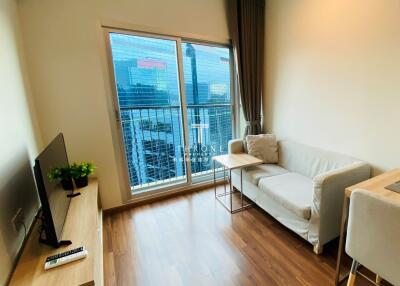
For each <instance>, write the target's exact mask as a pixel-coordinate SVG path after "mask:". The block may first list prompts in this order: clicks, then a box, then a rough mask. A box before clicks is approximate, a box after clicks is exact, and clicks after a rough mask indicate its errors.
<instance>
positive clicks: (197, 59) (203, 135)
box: [182, 43, 233, 179]
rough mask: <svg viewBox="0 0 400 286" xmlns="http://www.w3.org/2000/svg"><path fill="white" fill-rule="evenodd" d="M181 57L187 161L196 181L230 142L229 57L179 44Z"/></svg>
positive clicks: (220, 50) (224, 51)
mask: <svg viewBox="0 0 400 286" xmlns="http://www.w3.org/2000/svg"><path fill="white" fill-rule="evenodd" d="M182 54H183V71H184V78H185V95H186V102H187V116H188V124H189V126H188V130H189V145H190V146H189V147H190V160H191V168H192V174H193V177H196V176H200V175H205V174H209V173H210V170H211V166H212V162H211V157H212V156H215V155H220V154H226V153H227V152H228V141H229V140H230V139H232V124H233V123H232V120H233V118H232V108H231V107H232V106H231V93H230V91H231V75H230V71H231V69H230V53H229V49H228V48H223V47H215V46H207V45H199V44H193V43H183V44H182ZM194 179H195V178H194Z"/></svg>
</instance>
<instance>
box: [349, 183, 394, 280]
mask: <svg viewBox="0 0 400 286" xmlns="http://www.w3.org/2000/svg"><path fill="white" fill-rule="evenodd" d="M346 252H347V254H349V255H350V256H351V257H352V258H353V259H355V260H356V261H358V262H359V263H360V264H362V265H364V266H365V267H366V268H368V269H369V270H371V271H372V272H374V273H376V274H378V275H380V276H381V277H382V278H383V279H385V280H387V281H389V282H390V283H392V284H394V285H400V195H399V200H398V201H396V202H395V201H391V200H389V199H387V198H385V197H383V196H381V195H377V194H374V193H371V192H368V191H366V190H355V191H353V192H352V194H351V198H350V210H349V221H348V226H347V240H346Z"/></svg>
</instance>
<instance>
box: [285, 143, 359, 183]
mask: <svg viewBox="0 0 400 286" xmlns="http://www.w3.org/2000/svg"><path fill="white" fill-rule="evenodd" d="M278 144H279V165H280V166H282V167H283V168H285V169H287V170H289V171H292V172H296V173H300V174H302V175H304V176H306V177H309V178H311V179H313V178H314V177H315V176H317V175H319V174H322V173H325V172H328V171H331V170H334V169H337V168H340V167H344V166H347V165H350V164H352V163H354V162H359V160H357V159H354V158H352V157H350V156H346V155H342V154H339V153H335V152H331V151H326V150H322V149H319V148H316V147H312V146H307V145H304V144H300V143H297V142H294V141H289V140H281V141H279V142H278Z"/></svg>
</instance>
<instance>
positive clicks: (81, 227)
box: [10, 179, 103, 286]
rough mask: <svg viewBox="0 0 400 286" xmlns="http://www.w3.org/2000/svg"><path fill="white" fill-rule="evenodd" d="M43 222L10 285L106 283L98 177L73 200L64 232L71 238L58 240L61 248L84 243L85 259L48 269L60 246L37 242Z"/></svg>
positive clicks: (20, 261) (35, 227) (70, 247)
mask: <svg viewBox="0 0 400 286" xmlns="http://www.w3.org/2000/svg"><path fill="white" fill-rule="evenodd" d="M40 224H41V222H40V220H37V221H36V223H35V225H34V226H33V231H32V232H31V234H30V236H29V237H28V238H27V242H26V244H25V247H24V249H23V250H22V253H21V257H20V259H19V261H18V263H17V266H16V269H15V271H14V274H13V276H12V277H11V281H10V285H32V286H39V285H40V286H42V285H58V286H69V285H71V286H72V285H74V286H76V285H96V286H97V285H103V240H102V237H103V231H102V224H103V221H102V210H101V208H100V207H99V196H98V183H97V180H96V179H91V180H90V181H89V185H88V186H87V187H85V188H83V189H82V190H81V195H80V197H79V199H77V200H71V204H70V206H69V210H68V213H67V217H66V219H65V224H64V229H63V233H62V236H61V239H71V241H67V240H62V241H60V242H59V244H60V245H62V246H65V248H63V250H62V251H68V250H71V249H74V248H77V247H80V246H84V247H85V248H86V249H87V250H88V256H87V257H86V258H85V259H82V260H77V261H74V262H72V263H68V264H66V265H62V266H60V267H57V268H54V269H51V270H48V271H45V270H44V263H45V261H46V258H47V257H48V256H51V255H54V254H57V253H59V252H60V249H55V248H54V247H51V246H48V245H46V244H42V243H38V240H39V232H38V230H39V226H40Z"/></svg>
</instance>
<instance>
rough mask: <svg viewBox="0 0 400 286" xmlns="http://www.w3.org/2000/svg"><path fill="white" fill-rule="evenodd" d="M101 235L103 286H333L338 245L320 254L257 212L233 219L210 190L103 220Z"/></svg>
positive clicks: (330, 246) (253, 210) (359, 279)
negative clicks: (102, 239)
mask: <svg viewBox="0 0 400 286" xmlns="http://www.w3.org/2000/svg"><path fill="white" fill-rule="evenodd" d="M103 229H104V232H103V237H104V271H105V273H104V276H105V285H157V286H158V285H163V286H164V285H174V286H177V285H190V286H192V285H193V286H194V285H207V286H209V285H237V286H239V285H240V286H241V285H333V277H334V266H335V258H336V251H337V250H336V249H337V242H333V243H330V244H329V245H328V247H327V248H326V249H325V251H324V253H323V255H320V256H317V255H315V254H314V253H313V252H312V246H311V245H310V244H308V243H307V242H305V241H304V240H303V239H301V238H300V237H298V236H297V235H296V234H294V233H292V232H291V231H289V230H287V229H286V228H285V227H283V226H282V225H281V224H280V223H278V222H277V221H276V220H274V219H273V218H272V217H271V216H269V215H268V214H266V213H265V212H264V211H262V210H261V209H259V208H251V209H248V210H246V211H243V212H240V213H237V214H234V215H231V214H230V213H229V212H228V211H227V210H226V209H224V208H223V207H222V206H221V205H220V204H219V203H218V202H217V201H216V200H215V198H214V192H213V190H212V189H208V190H204V191H200V192H196V193H191V194H187V195H182V196H179V197H175V198H172V199H168V200H163V201H159V202H156V203H151V204H147V205H143V206H140V207H136V208H132V209H128V210H124V211H122V212H120V213H115V214H110V215H106V216H105V218H104V228H103ZM357 279H358V280H357V283H356V285H370V284H369V283H367V282H366V280H364V279H363V278H361V277H360V278H357Z"/></svg>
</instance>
